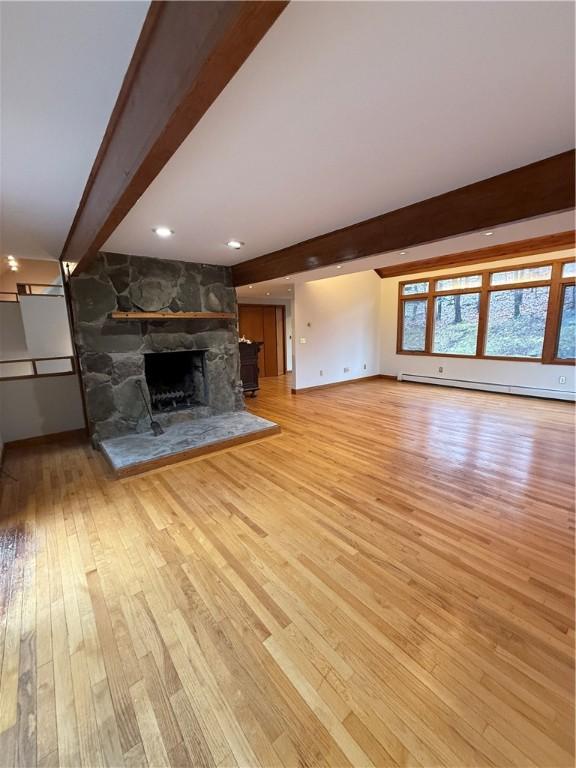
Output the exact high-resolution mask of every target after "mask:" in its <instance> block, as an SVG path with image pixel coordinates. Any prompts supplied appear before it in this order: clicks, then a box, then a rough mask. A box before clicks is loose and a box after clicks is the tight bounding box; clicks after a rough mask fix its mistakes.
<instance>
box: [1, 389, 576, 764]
mask: <svg viewBox="0 0 576 768" xmlns="http://www.w3.org/2000/svg"><path fill="white" fill-rule="evenodd" d="M288 386H289V382H288V381H287V380H286V379H279V380H275V379H271V380H267V381H265V382H264V387H263V391H262V392H261V393H260V395H259V397H258V398H257V399H256V400H254V401H252V400H250V401H249V406H250V408H251V409H253V410H254V411H255V412H257V413H259V414H261V415H263V416H265V417H269V418H272V419H274V420H277V421H278V422H279V423H280V424H281V425H282V428H283V434H282V435H280V436H278V437H273V438H270V439H268V440H266V441H263V442H260V443H257V444H251V445H246V446H242V447H238V448H235V449H232V450H230V451H228V452H226V453H220V454H216V455H212V456H211V457H208V458H202V459H199V460H196V461H194V462H188V463H186V464H181V465H177V466H173V467H170V468H167V469H163V470H160V471H158V472H156V473H153V474H149V475H146V476H143V477H139V478H132V479H128V480H124V481H114V480H112V479H111V477H110V476H109V474H108V472H107V470H106V468H105V465H104V462H103V461H102V459H101V457H100V456H99V455H98V454H96V453H94V452H93V451H92V450H91V449H90V448H89V447H88V446H87V445H86V444H83V443H81V442H79V441H78V440H75V441H69V442H62V443H60V444H52V445H45V446H29V447H27V448H21V449H13V450H8V452H7V455H6V460H5V469H6V471H7V472H8V473H10V474H11V475H13V476H14V477H15V478H16V480H15V481H11V480H9V479H6V478H4V479H3V483H2V485H3V490H2V518H1V521H0V524H1V530H0V534H1V540H2V543H1V562H0V600H1V605H0V608H1V611H0V622H1V623H0V641H1V648H2V654H1V656H0V659H1V664H2V666H1V693H0V762H1V764H3V765H13V764H17V765H20V766H33V765H36V764H38V765H41V766H56V765H60V766H74V767H76V766H90V767H92V766H104V765H108V766H121V765H128V766H136V765H147V764H148V765H151V766H163V765H173V766H194V768H196V767H197V766H221V767H222V768H224V767H225V766H241V767H242V768H250V767H252V766H345V765H354V766H362V767H363V766H371V765H374V766H393V765H407V766H418V765H422V766H441V765H443V766H489V765H494V766H521V767H522V768H524V767H525V766H541V767H545V768H555V767H556V766H570V765H572V763H573V749H574V744H573V666H572V657H573V644H574V624H573V618H574V617H573V584H574V572H573V532H574V530H573V474H574V457H573V445H574V433H573V426H572V424H573V407H572V406H571V405H569V404H567V403H554V402H547V401H542V400H529V399H522V398H512V397H506V396H501V395H490V394H482V393H473V392H464V391H457V390H449V389H441V388H434V387H428V386H419V385H415V384H398V383H396V382H390V381H383V380H379V381H368V382H365V383H359V384H351V385H347V386H343V387H339V388H334V389H327V390H324V391H315V392H310V393H307V394H301V395H297V396H291V395H290V394H289V389H288Z"/></svg>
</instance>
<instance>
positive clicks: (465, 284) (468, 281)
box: [436, 275, 482, 291]
mask: <svg viewBox="0 0 576 768" xmlns="http://www.w3.org/2000/svg"><path fill="white" fill-rule="evenodd" d="M481 285H482V275H462V277H447V278H446V279H445V280H436V290H437V291H453V290H454V289H456V288H479V287H480V286H481Z"/></svg>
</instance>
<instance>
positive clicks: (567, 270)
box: [562, 261, 576, 277]
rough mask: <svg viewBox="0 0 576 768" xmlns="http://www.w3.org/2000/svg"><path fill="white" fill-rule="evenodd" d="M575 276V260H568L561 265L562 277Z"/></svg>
mask: <svg viewBox="0 0 576 768" xmlns="http://www.w3.org/2000/svg"><path fill="white" fill-rule="evenodd" d="M574 276H576V261H569V262H567V263H566V264H564V265H563V267H562V277H574Z"/></svg>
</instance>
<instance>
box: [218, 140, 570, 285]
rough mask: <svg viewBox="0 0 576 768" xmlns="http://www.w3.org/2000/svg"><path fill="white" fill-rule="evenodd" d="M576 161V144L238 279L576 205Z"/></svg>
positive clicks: (239, 271)
mask: <svg viewBox="0 0 576 768" xmlns="http://www.w3.org/2000/svg"><path fill="white" fill-rule="evenodd" d="M574 159H575V152H574V150H570V151H568V152H563V153H562V154H559V155H554V156H553V157H548V158H546V159H545V160H540V161H539V162H536V163H531V164H530V165H524V166H522V167H521V168H516V169H514V170H512V171H507V172H506V173H501V174H499V175H498V176H492V177H491V178H489V179H484V180H483V181H477V182H475V183H474V184H469V185H468V186H466V187H460V188H459V189H454V190H452V191H451V192H446V193H445V194H443V195H438V196H437V197H431V198H428V199H427V200H422V201H421V202H418V203H414V204H413V205H408V206H406V207H405V208H399V209H398V210H396V211H390V212H389V213H384V214H383V215H381V216H376V217H375V218H373V219H367V220H366V221H362V222H360V223H358V224H353V225H352V226H349V227H344V228H343V229H337V230H335V231H334V232H329V233H328V234H325V235H320V236H318V237H314V238H312V239H311V240H305V241H304V242H302V243H297V244H296V245H291V246H289V247H288V248H282V249H281V250H279V251H274V252H273V253H268V254H266V255H264V256H258V257H257V258H254V259H249V260H248V261H243V262H241V263H240V264H236V265H235V266H234V267H233V268H232V272H233V279H234V284H235V285H246V284H247V283H257V282H261V281H263V280H273V279H274V278H278V277H285V276H286V275H291V274H294V273H297V272H306V271H308V270H312V269H318V268H319V267H326V266H329V265H331V264H339V263H344V262H347V261H353V260H355V259H363V258H365V257H366V256H374V255H376V254H379V253H386V252H387V251H393V250H401V249H405V248H408V247H410V246H414V245H419V244H421V243H429V242H432V241H434V240H443V239H445V238H447V237H453V236H454V235H461V234H463V233H465V232H473V231H475V230H479V229H488V228H490V227H495V226H497V225H499V224H506V223H507V222H510V221H518V220H519V219H527V218H531V217H533V216H542V215H544V214H547V213H553V212H554V211H563V210H567V209H570V208H573V207H574V183H575V173H574Z"/></svg>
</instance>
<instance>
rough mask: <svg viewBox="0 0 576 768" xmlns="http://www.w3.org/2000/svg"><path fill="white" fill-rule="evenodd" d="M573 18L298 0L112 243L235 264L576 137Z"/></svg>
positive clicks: (508, 7) (518, 9)
mask: <svg viewBox="0 0 576 768" xmlns="http://www.w3.org/2000/svg"><path fill="white" fill-rule="evenodd" d="M573 17H574V6H573V5H572V4H571V3H562V2H559V3H549V2H503V3H500V2H423V3H421V2H366V3H364V2H343V3H332V2H309V3H307V2H295V3H292V4H290V5H289V6H288V8H287V9H286V11H285V12H284V13H283V14H282V15H281V16H280V18H279V20H278V21H277V22H276V23H275V24H274V26H273V27H272V29H271V30H270V31H269V32H268V34H267V35H266V36H265V38H264V39H263V40H262V42H261V43H260V44H259V45H258V47H257V48H256V49H255V51H254V52H253V53H252V55H251V56H250V58H249V59H248V60H247V62H246V63H245V64H244V65H243V67H242V68H241V69H240V71H239V72H238V73H237V74H236V76H235V77H234V78H233V79H232V81H231V82H230V83H229V85H228V86H227V87H226V89H225V90H224V91H223V92H222V94H221V95H220V96H219V98H218V99H217V100H216V102H215V103H214V104H213V105H212V107H211V108H210V109H209V111H208V112H207V114H206V115H205V116H204V118H203V119H202V120H201V122H200V123H199V124H198V125H197V126H196V128H195V129H194V130H193V131H192V133H191V134H190V136H189V137H188V138H187V139H186V141H185V142H184V143H183V144H182V146H181V147H180V148H179V150H178V151H177V152H176V154H175V155H174V156H173V157H172V159H171V160H170V161H169V163H168V164H167V165H166V166H165V168H164V169H163V170H162V172H161V173H160V174H159V176H158V177H157V178H156V179H155V181H154V182H153V183H152V184H151V186H150V187H149V188H148V190H147V191H146V192H145V193H144V195H143V196H142V197H141V199H140V200H139V201H138V203H137V204H136V205H135V207H134V208H133V209H132V210H131V211H130V212H129V213H128V215H127V216H126V218H125V219H124V221H123V222H122V223H121V224H120V226H119V227H118V229H117V230H116V231H115V232H114V234H113V235H112V236H111V237H110V239H109V240H108V242H107V243H106V244H105V246H104V249H106V250H111V251H119V252H127V253H136V254H140V255H143V256H157V257H158V256H159V257H165V258H172V259H184V260H189V261H197V262H208V263H217V264H234V263H237V262H239V261H244V260H246V259H249V258H252V257H254V256H259V255H261V254H263V253H268V252H270V251H274V250H276V249H278V248H282V247H284V246H287V245H291V244H294V243H296V242H299V241H302V240H305V239H308V238H310V237H313V236H315V235H319V234H322V233H325V232H328V231H331V230H334V229H337V228H340V227H343V226H346V225H348V224H352V223H355V222H357V221H361V220H363V219H367V218H369V217H372V216H376V215H378V214H381V213H384V212H386V211H390V210H394V209H396V208H400V207H402V206H405V205H408V204H410V203H413V202H416V201H418V200H423V199H425V198H428V197H431V196H433V195H436V194H439V193H442V192H446V191H448V190H451V189H454V188H457V187H460V186H463V185H466V184H468V183H471V182H474V181H477V180H480V179H484V178H487V177H489V176H493V175H495V174H498V173H501V172H504V171H507V170H510V169H512V168H516V167H518V166H522V165H525V164H527V163H530V162H534V161H536V160H540V159H542V158H544V157H547V156H550V155H554V154H556V153H559V152H563V151H565V150H567V149H570V148H572V147H573V146H574V119H573V118H574V37H573V29H574V25H573ZM157 225H166V226H167V227H169V228H171V229H173V230H174V231H175V235H174V236H173V237H171V238H169V239H166V240H160V239H159V238H158V237H156V236H155V235H154V233H153V232H152V228H153V227H154V226H157ZM229 239H238V240H241V241H243V242H245V244H246V245H245V247H244V248H242V249H241V250H239V251H232V250H230V249H229V248H227V247H226V245H225V243H226V242H227V241H228V240H229Z"/></svg>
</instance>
